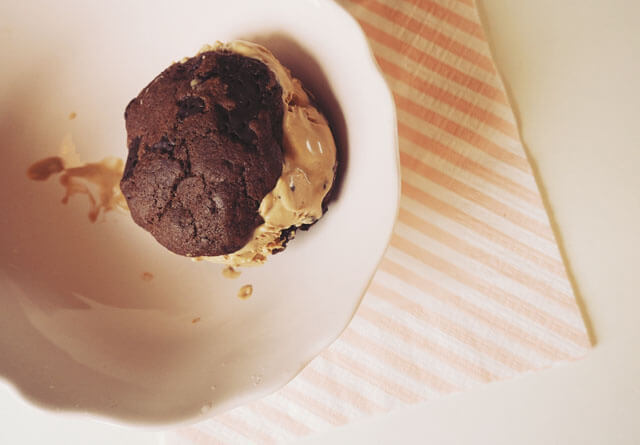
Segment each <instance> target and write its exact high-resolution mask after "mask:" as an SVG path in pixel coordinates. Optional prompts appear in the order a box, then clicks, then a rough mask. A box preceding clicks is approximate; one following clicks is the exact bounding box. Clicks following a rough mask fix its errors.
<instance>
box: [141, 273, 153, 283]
mask: <svg viewBox="0 0 640 445" xmlns="http://www.w3.org/2000/svg"><path fill="white" fill-rule="evenodd" d="M140 278H141V279H142V281H151V280H153V274H152V273H151V272H142V275H140Z"/></svg>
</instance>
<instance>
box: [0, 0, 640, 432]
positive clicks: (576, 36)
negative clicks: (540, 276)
mask: <svg viewBox="0 0 640 445" xmlns="http://www.w3.org/2000/svg"><path fill="white" fill-rule="evenodd" d="M481 9H482V13H483V18H484V20H485V25H487V27H488V29H489V34H490V38H491V41H492V43H493V49H494V56H495V58H496V61H497V64H498V67H499V69H500V71H501V72H502V74H503V76H504V78H505V79H506V82H507V84H508V86H509V89H510V93H511V97H512V99H513V100H514V104H515V107H516V110H517V113H518V115H519V118H520V122H521V126H522V132H523V137H524V141H525V144H526V146H527V147H528V149H529V154H530V156H531V158H532V159H533V161H534V163H535V166H536V170H537V171H538V174H539V180H540V182H541V184H543V190H544V194H545V196H546V199H547V202H548V204H549V206H550V208H551V209H552V212H553V219H554V221H555V223H556V225H557V226H556V229H557V231H558V233H559V236H560V238H561V240H562V243H561V244H562V245H561V247H562V249H563V251H564V253H565V254H566V257H567V258H568V261H569V267H570V269H571V271H572V274H573V276H574V277H575V281H576V286H577V291H578V294H579V299H580V302H581V305H582V307H583V308H584V309H585V310H586V313H587V316H588V320H589V326H590V328H591V331H592V333H593V335H594V337H595V341H596V345H595V347H594V349H593V351H592V352H591V353H590V354H589V355H588V356H587V357H586V358H585V359H583V360H581V361H579V362H576V363H572V364H569V365H564V366H560V367H556V368H553V369H550V370H547V371H543V372H540V373H537V374H531V375H526V376H523V377H520V378H518V379H515V380H512V381H507V382H500V383H494V384H491V385H484V386H480V387H478V388H477V389H475V390H473V391H469V392H466V393H462V394H457V395H453V396H449V397H445V398H443V399H440V400H435V401H431V402H428V403H424V404H421V405H417V406H412V407H407V408H405V409H401V410H397V411H394V412H392V413H390V414H387V415H384V416H378V417H375V418H372V419H369V420H365V421H362V422H359V423H356V424H352V425H349V426H346V427H343V428H340V429H337V430H335V431H334V432H331V433H329V434H325V435H321V436H315V437H310V438H308V439H306V440H303V441H302V442H301V444H305V445H314V444H327V443H331V444H336V445H341V444H350V445H351V444H367V445H370V444H387V443H402V444H405V445H411V444H424V443H431V444H439V445H440V444H467V443H468V444H492V445H499V444H509V445H513V444H520V445H525V444H581V445H586V444H598V445H600V444H608V445H610V444H638V443H640V292H639V291H638V289H640V27H639V25H638V18H639V17H640V2H639V1H637V0H626V1H625V0H609V1H603V0H561V1H557V0H555V1H554V0H481ZM162 442H163V441H162V437H161V435H159V434H154V433H145V432H139V431H130V430H121V429H119V428H116V427H112V426H108V425H103V424H97V423H92V422H88V421H79V420H62V419H61V418H59V417H56V416H54V415H51V414H48V413H45V412H41V411H38V410H36V409H33V408H30V407H28V406H27V405H26V404H24V403H22V402H19V401H17V400H16V399H15V398H14V397H13V396H11V395H9V394H8V393H7V392H6V391H3V390H0V444H3V445H4V444H7V445H13V444H65V445H75V444H83V445H84V444H87V443H91V444H124V445H126V444H136V445H146V444H161V443H162Z"/></svg>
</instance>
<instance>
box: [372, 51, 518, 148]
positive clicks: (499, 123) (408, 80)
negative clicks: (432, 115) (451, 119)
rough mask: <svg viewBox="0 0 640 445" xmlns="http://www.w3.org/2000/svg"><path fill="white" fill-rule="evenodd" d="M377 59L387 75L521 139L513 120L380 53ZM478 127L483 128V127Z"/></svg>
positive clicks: (511, 136)
mask: <svg viewBox="0 0 640 445" xmlns="http://www.w3.org/2000/svg"><path fill="white" fill-rule="evenodd" d="M398 58H401V57H398ZM402 59H403V60H406V59H405V58H404V57H402ZM376 60H377V61H378V65H379V66H380V68H382V71H384V73H385V74H386V75H388V76H392V77H393V79H394V80H396V81H398V82H401V83H404V84H405V85H408V86H409V87H411V88H414V89H416V90H418V91H420V92H421V93H424V94H426V95H427V96H429V97H432V98H434V99H435V100H437V101H439V102H442V103H444V104H446V105H448V106H450V107H452V108H455V109H456V110H457V111H459V112H461V113H464V114H466V115H468V116H471V117H473V118H474V119H477V120H478V121H480V123H482V124H486V125H488V126H489V127H491V128H493V129H495V130H498V131H499V132H501V133H502V134H504V135H505V136H508V137H510V138H511V139H513V140H514V141H518V140H519V138H518V129H517V128H516V126H515V124H513V123H512V122H508V121H506V120H504V119H502V118H501V117H499V116H496V115H495V114H493V113H492V112H491V111H488V110H485V109H484V108H482V107H479V106H477V105H474V104H472V103H471V102H469V101H468V100H466V99H464V98H462V97H459V96H456V95H455V94H453V93H450V92H449V91H447V90H445V89H443V88H440V87H438V86H436V85H435V84H433V83H431V82H428V81H426V80H423V79H421V78H420V77H418V76H417V75H416V74H412V73H411V72H409V71H408V70H407V69H404V68H403V67H401V66H400V65H397V64H395V63H393V62H391V61H389V60H387V59H385V58H384V57H382V56H380V55H377V56H376ZM474 127H475V126H474ZM477 129H478V130H481V128H477Z"/></svg>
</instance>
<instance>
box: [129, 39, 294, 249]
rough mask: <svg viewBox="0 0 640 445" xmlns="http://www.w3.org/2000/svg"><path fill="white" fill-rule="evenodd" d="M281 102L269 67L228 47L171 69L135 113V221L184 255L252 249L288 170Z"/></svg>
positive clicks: (135, 105) (135, 104) (133, 105)
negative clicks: (267, 201)
mask: <svg viewBox="0 0 640 445" xmlns="http://www.w3.org/2000/svg"><path fill="white" fill-rule="evenodd" d="M281 96H282V89H281V87H280V85H279V84H278V82H277V81H276V79H275V76H274V74H273V73H272V72H271V71H270V70H269V69H268V68H267V66H266V65H265V64H263V63H261V62H260V61H258V60H255V59H252V58H248V57H244V56H241V55H238V54H234V53H230V52H226V51H209V52H205V53H201V54H199V55H197V56H196V57H193V58H190V59H187V60H186V61H184V62H180V63H175V64H173V65H171V66H170V67H169V68H167V69H166V70H165V71H163V72H162V73H161V74H160V75H159V76H158V77H156V78H155V79H154V80H153V81H152V82H151V83H150V84H149V85H148V86H147V87H146V88H144V89H143V90H142V92H141V93H140V94H139V95H138V97H136V98H135V99H133V100H132V101H131V102H130V103H129V105H128V106H127V109H126V111H125V120H126V127H127V143H128V148H129V156H128V158H127V163H126V166H125V171H124V175H123V177H122V181H121V183H120V187H121V189H122V192H123V194H124V196H125V198H126V199H127V203H128V205H129V209H130V210H131V216H132V217H133V219H134V221H135V222H136V223H137V224H138V225H140V226H141V227H143V228H144V229H146V230H147V231H149V232H150V233H151V234H152V235H153V236H154V237H155V238H156V240H158V242H160V244H162V245H163V246H165V247H166V248H167V249H169V250H171V251H173V252H175V253H177V254H180V255H187V256H217V255H224V254H229V253H232V252H234V251H236V250H238V249H240V248H241V247H243V246H244V245H245V244H246V243H247V241H248V240H249V239H250V238H251V236H252V234H253V232H254V229H255V228H256V227H257V226H258V225H260V224H262V223H263V220H262V218H261V216H260V215H259V214H258V207H259V206H260V202H261V201H262V199H263V198H264V196H265V195H266V194H267V193H268V192H269V191H270V190H272V189H273V188H274V186H275V184H276V182H277V180H278V178H279V176H280V174H281V172H282V165H283V149H282V131H283V130H282V119H283V113H284V110H283V103H282V97H281Z"/></svg>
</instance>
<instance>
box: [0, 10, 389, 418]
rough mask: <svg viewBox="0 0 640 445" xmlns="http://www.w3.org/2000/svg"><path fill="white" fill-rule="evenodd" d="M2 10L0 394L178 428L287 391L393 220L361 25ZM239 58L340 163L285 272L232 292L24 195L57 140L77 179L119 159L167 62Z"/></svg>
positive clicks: (143, 242) (225, 284)
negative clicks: (337, 177) (267, 70)
mask: <svg viewBox="0 0 640 445" xmlns="http://www.w3.org/2000/svg"><path fill="white" fill-rule="evenodd" d="M178 3H180V6H179V7H178ZM54 5H55V6H54ZM2 9H3V13H2V14H1V15H0V48H1V50H2V67H3V68H2V69H1V70H0V97H1V101H0V110H1V116H2V118H1V119H0V141H1V144H2V147H3V150H2V155H3V159H2V163H1V164H0V178H2V187H0V240H1V243H0V308H1V309H0V383H1V382H3V381H4V382H5V383H7V384H6V385H0V386H1V388H0V390H5V387H6V388H9V389H10V390H11V388H14V389H16V390H17V392H18V393H20V394H21V395H22V396H23V397H24V398H26V399H28V400H30V401H31V402H33V403H35V404H37V405H39V406H42V407H47V408H53V409H56V410H61V411H63V412H69V413H71V412H76V413H87V414H89V415H91V416H93V417H97V418H99V419H103V420H104V419H106V420H112V421H115V422H119V423H123V424H138V425H140V424H142V425H169V424H172V425H175V424H179V423H184V422H188V421H194V420H199V419H201V418H202V417H203V416H210V415H212V414H214V413H217V412H220V411H222V410H225V409H228V408H230V407H233V406H236V405H239V404H242V403H245V402H247V401H249V400H252V399H256V398H258V397H261V396H264V395H266V394H268V393H270V392H272V391H274V390H276V389H278V388H279V387H281V386H283V385H284V384H286V383H287V382H288V381H289V380H290V379H291V378H293V377H294V376H295V375H296V374H297V373H298V372H299V371H300V370H301V368H302V367H304V365H305V364H306V363H308V362H309V361H310V360H311V359H312V358H313V357H314V356H316V355H317V354H318V353H319V352H320V351H321V350H322V349H323V348H325V347H326V346H327V345H329V344H330V343H331V342H332V341H333V340H334V339H335V338H336V337H337V336H338V335H339V334H340V332H341V331H342V330H343V329H344V328H345V327H346V325H347V324H348V322H349V320H350V319H351V317H352V315H353V313H354V311H355V310H356V308H357V306H358V303H359V301H360V299H361V297H362V295H363V293H364V291H365V289H366V287H367V284H368V283H369V280H370V279H371V277H372V275H373V273H374V271H375V269H376V266H377V264H378V262H379V260H380V258H381V256H382V254H383V252H384V250H385V247H386V245H387V242H388V239H389V236H390V234H391V230H392V226H393V223H394V219H395V216H396V209H397V205H398V190H399V185H398V161H397V142H396V129H395V115H394V107H393V102H392V98H391V95H390V93H389V91H388V89H387V86H386V85H385V82H384V80H383V78H382V76H381V74H380V72H379V71H378V69H377V67H376V64H375V62H374V60H373V59H372V56H371V54H370V51H369V48H368V46H367V42H366V40H365V37H364V35H363V33H362V31H361V30H360V28H359V27H358V25H357V24H356V22H355V21H354V20H353V19H352V18H351V17H350V16H349V15H348V14H347V13H346V12H345V11H344V10H342V9H341V8H340V7H339V6H337V5H336V4H334V3H332V2H329V1H318V0H316V1H312V0H304V1H301V0H270V1H268V2H263V1H257V0H256V1H224V2H223V1H212V0H203V1H193V2H159V1H156V0H149V1H136V2H85V1H80V0H70V1H67V0H62V1H58V2H55V3H51V2H48V1H44V0H39V1H29V2H10V3H9V4H7V5H4V6H3V8H2ZM234 38H243V39H247V40H253V41H257V42H260V43H263V44H265V45H266V46H268V47H269V48H270V49H271V50H272V51H273V52H274V53H275V54H276V56H278V57H279V58H280V59H281V60H282V61H283V62H284V64H286V65H288V66H289V67H290V68H291V69H292V70H293V73H294V74H295V75H297V76H298V77H300V78H301V79H302V80H303V81H304V82H305V84H306V85H308V86H309V88H310V89H311V90H312V91H313V92H314V93H315V94H316V96H317V98H318V100H319V102H320V104H321V105H322V107H323V108H324V110H325V111H326V112H327V114H328V115H329V118H330V120H331V122H332V125H333V126H334V130H335V131H336V136H337V139H338V143H339V148H340V149H341V150H342V151H343V154H344V153H345V152H348V156H347V158H348V159H343V163H342V165H343V166H346V168H345V170H344V172H343V178H342V185H341V188H340V192H339V195H338V198H337V200H336V201H335V202H333V203H332V205H331V206H330V209H329V212H328V214H327V215H326V217H325V218H323V219H322V220H321V221H320V222H319V223H318V224H316V226H314V227H313V228H312V230H311V231H309V232H308V233H302V234H301V235H300V236H299V237H298V238H296V240H295V241H293V242H292V243H291V244H290V247H289V248H288V249H287V251H286V252H285V253H283V254H280V255H276V256H274V257H272V258H270V259H269V261H268V263H267V264H266V265H265V266H262V267H256V268H252V269H245V270H243V272H242V275H241V276H240V278H238V279H235V280H230V279H227V278H224V277H223V276H222V275H221V269H222V267H221V266H218V265H214V264H208V263H194V262H192V261H190V260H189V259H186V258H182V257H179V256H176V255H173V254H171V253H169V252H168V251H166V250H165V249H164V248H163V247H162V246H160V245H159V244H157V243H156V242H155V241H154V240H153V238H152V237H151V236H150V235H148V234H147V233H146V232H144V231H143V230H142V229H140V228H139V227H138V226H136V225H135V224H134V223H133V221H132V220H131V219H130V218H129V217H128V216H126V215H118V214H112V213H111V214H107V215H106V217H105V218H104V220H102V221H99V222H97V223H95V224H92V223H90V222H89V221H88V219H87V216H86V215H87V201H86V200H85V199H82V197H75V198H73V199H72V201H71V202H70V204H69V205H66V206H64V205H62V204H61V203H60V198H61V197H62V194H63V190H62V188H61V187H60V186H59V185H58V184H57V182H56V181H55V180H54V179H52V180H50V181H48V182H46V183H42V182H30V181H29V180H27V177H26V175H25V171H26V169H27V167H28V166H29V165H30V164H31V163H32V162H33V161H35V160H38V159H41V158H43V157H46V156H50V155H54V154H56V153H57V151H58V148H59V146H60V143H61V141H62V140H63V139H64V138H65V137H69V136H70V137H72V138H73V141H74V142H75V144H76V146H77V148H78V151H79V153H80V155H81V157H82V158H83V159H84V160H87V161H94V160H98V159H101V158H102V157H104V156H107V155H115V156H121V157H124V156H125V154H126V153H125V152H126V147H125V130H124V119H123V110H124V108H125V106H126V104H127V103H128V101H129V100H130V99H131V98H132V97H134V96H135V95H136V94H137V93H138V92H139V90H140V89H141V88H142V87H143V86H144V85H146V84H147V83H148V81H149V80H150V79H152V78H153V77H154V76H155V75H156V74H157V73H159V72H160V71H162V70H163V69H164V68H165V67H166V66H167V65H168V64H169V63H170V62H171V61H173V60H178V59H180V58H182V57H183V56H185V55H192V54H194V53H195V52H196V51H197V50H198V49H199V47H200V46H201V45H202V44H203V43H207V42H213V41H215V40H230V39H234ZM71 112H75V113H77V117H76V118H75V119H74V120H69V118H68V116H69V114H70V113H71ZM143 272H150V273H152V274H153V276H154V279H153V280H151V281H144V280H142V279H141V278H140V277H141V274H142V273H143ZM243 284H252V285H253V288H254V293H253V296H252V297H251V298H250V299H248V300H241V299H239V298H237V297H236V294H237V291H238V289H239V287H240V286H241V285H243ZM196 318H199V320H200V321H199V322H197V323H193V320H194V319H196ZM209 406H212V408H211V409H210V410H208V411H207V412H204V413H203V409H202V408H203V407H209Z"/></svg>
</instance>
